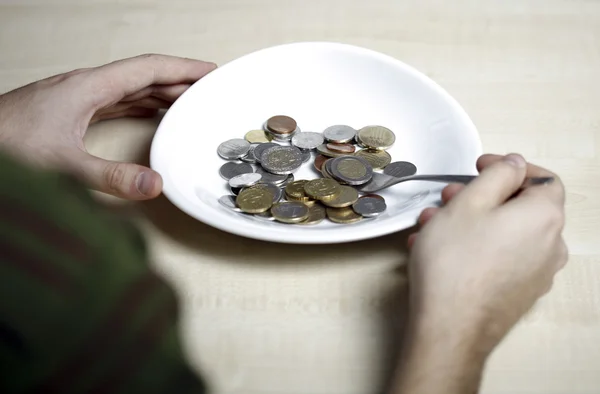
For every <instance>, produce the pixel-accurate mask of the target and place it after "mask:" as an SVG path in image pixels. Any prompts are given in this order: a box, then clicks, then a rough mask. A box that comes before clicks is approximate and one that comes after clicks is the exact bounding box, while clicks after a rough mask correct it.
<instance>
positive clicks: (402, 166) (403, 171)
mask: <svg viewBox="0 0 600 394" xmlns="http://www.w3.org/2000/svg"><path fill="white" fill-rule="evenodd" d="M383 173H384V174H385V175H389V176H394V177H396V178H403V177H405V176H411V175H415V174H416V173H417V166H415V165H414V164H413V163H410V162H408V161H395V162H393V163H390V164H388V165H387V166H385V168H384V169H383Z"/></svg>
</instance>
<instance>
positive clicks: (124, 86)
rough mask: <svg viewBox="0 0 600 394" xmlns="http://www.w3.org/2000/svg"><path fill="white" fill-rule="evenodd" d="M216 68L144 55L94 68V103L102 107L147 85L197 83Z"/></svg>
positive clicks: (212, 64)
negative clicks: (95, 97) (95, 98)
mask: <svg viewBox="0 0 600 394" xmlns="http://www.w3.org/2000/svg"><path fill="white" fill-rule="evenodd" d="M216 67H217V66H216V64H214V63H207V62H203V61H200V60H192V59H185V58H180V57H173V56H165V55H142V56H137V57H133V58H130V59H125V60H119V61H116V62H113V63H110V64H107V65H104V66H101V67H99V68H97V69H95V70H94V72H93V78H92V80H91V82H90V83H91V85H92V86H91V88H92V89H95V90H94V93H95V94H97V102H96V103H95V104H96V105H97V108H102V107H105V106H107V105H111V104H114V103H116V102H118V101H120V100H122V99H123V98H124V97H127V96H129V95H131V94H134V93H136V92H138V91H140V90H142V89H144V88H146V87H148V86H152V85H175V84H190V83H194V82H196V81H197V80H199V79H200V78H202V77H204V76H205V75H206V74H208V73H209V72H211V71H213V70H214V69H215V68H216Z"/></svg>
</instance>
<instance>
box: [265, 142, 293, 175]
mask: <svg viewBox="0 0 600 394" xmlns="http://www.w3.org/2000/svg"><path fill="white" fill-rule="evenodd" d="M261 165H262V167H263V168H264V169H265V170H267V171H269V172H272V173H273V174H291V173H292V172H294V171H296V170H297V169H298V168H300V166H301V165H302V153H300V150H299V149H298V148H296V147H293V146H276V147H273V148H269V149H267V150H266V151H265V152H264V153H263V154H262V157H261Z"/></svg>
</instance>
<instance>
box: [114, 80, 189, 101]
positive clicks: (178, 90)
mask: <svg viewBox="0 0 600 394" xmlns="http://www.w3.org/2000/svg"><path fill="white" fill-rule="evenodd" d="M190 86H191V85H190V84H177V85H153V86H148V87H146V88H144V89H142V90H140V91H138V92H135V93H133V94H130V95H129V96H127V97H124V98H123V100H121V102H124V103H126V102H131V101H137V100H141V99H143V98H146V97H150V96H152V97H156V98H159V99H161V100H165V101H168V102H170V103H173V102H174V101H175V100H177V99H178V98H179V97H180V96H181V95H182V94H183V93H184V92H185V91H186V90H188V89H189V88H190Z"/></svg>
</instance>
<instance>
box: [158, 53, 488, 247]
mask: <svg viewBox="0 0 600 394" xmlns="http://www.w3.org/2000/svg"><path fill="white" fill-rule="evenodd" d="M291 46H320V47H334V48H341V49H345V50H349V51H353V52H355V53H357V54H362V55H366V56H370V57H375V58H379V60H381V61H385V62H389V63H392V64H394V65H396V66H397V67H399V68H402V69H404V70H405V71H407V72H408V73H410V74H412V75H413V76H415V77H416V78H418V79H419V80H420V81H421V82H423V83H425V84H426V85H428V86H429V87H430V88H431V89H433V90H434V91H435V92H436V93H437V94H439V95H440V96H441V97H442V98H443V99H444V101H446V102H447V103H448V104H449V105H450V106H451V107H452V109H453V112H455V114H456V115H457V116H458V117H459V118H460V119H461V120H462V121H463V122H464V124H465V125H466V126H467V127H468V129H469V131H470V132H471V134H472V136H471V137H472V138H473V141H471V142H472V143H473V144H474V145H475V147H476V150H477V151H476V152H473V153H474V154H475V155H476V156H480V155H481V154H482V150H483V149H482V141H481V137H480V135H479V132H478V130H477V127H476V126H475V124H474V123H473V121H472V119H471V118H470V116H469V115H468V114H467V112H466V111H465V109H464V108H463V107H462V106H461V105H460V103H459V102H458V101H457V100H456V99H455V98H454V97H453V96H452V95H450V93H449V92H448V91H446V90H445V89H444V88H443V87H442V86H441V85H440V84H438V83H437V82H435V81H434V80H433V79H431V78H430V77H428V76H427V75H425V74H424V73H423V72H421V71H419V70H417V69H416V68H414V67H412V66H410V65H409V64H407V63H404V62H403V61H401V60H398V59H396V58H394V57H392V56H390V55H387V54H384V53H381V52H377V51H374V50H372V49H368V48H364V47H359V46H355V45H350V44H346V43H340V42H330V41H302V42H292V43H286V44H280V45H275V46H271V47H267V48H263V49H259V50H257V51H253V52H250V53H247V54H245V55H242V56H240V57H237V58H235V59H233V60H231V61H229V62H227V63H225V64H224V65H222V66H220V67H219V68H218V69H216V70H215V71H213V72H211V73H209V74H208V75H206V76H205V77H203V78H202V79H200V80H198V81H196V82H195V83H194V84H193V85H196V84H198V83H201V82H202V81H203V80H206V79H210V78H211V77H212V74H213V73H217V72H218V71H219V70H221V69H225V68H226V67H228V65H229V64H230V63H232V62H236V61H239V60H241V59H244V58H246V57H249V56H254V55H257V54H259V53H262V52H266V51H272V50H277V49H282V48H285V47H291ZM193 85H192V86H193ZM191 90H192V89H188V90H187V91H186V92H184V93H183V94H182V95H181V96H180V97H179V98H178V99H177V100H176V101H175V102H174V103H173V106H174V105H176V103H177V102H178V101H180V100H182V99H184V98H185V97H186V96H187V95H188V94H189V93H190V91H191ZM169 112H170V111H167V112H166V113H165V114H164V116H163V118H162V119H161V121H160V123H159V125H158V127H157V128H156V132H155V134H154V136H153V138H152V143H151V147H150V167H151V168H152V169H153V170H155V171H157V172H158V173H161V171H160V170H159V169H164V168H163V167H164V166H163V165H161V164H159V161H160V159H159V158H158V155H159V154H158V153H157V152H158V150H159V148H158V145H159V143H158V142H157V141H158V140H159V139H160V138H159V136H160V135H162V134H163V132H164V127H165V124H166V123H167V122H168V121H169V117H170V116H169V115H170V114H169ZM473 165H474V163H473ZM162 175H163V174H161V176H162ZM469 175H474V174H469ZM442 185H443V184H442ZM162 194H163V195H164V196H165V197H166V198H167V199H168V200H169V201H170V202H171V203H172V204H173V205H174V206H175V207H176V208H177V209H179V210H181V211H182V212H184V213H185V214H187V215H189V216H191V217H193V218H194V219H196V220H198V221H200V222H202V223H204V224H206V225H209V226H211V227H213V228H216V229H219V230H221V231H224V232H227V233H230V234H235V235H238V236H242V237H245V238H249V239H255V240H261V241H267V242H275V243H288V244H338V243H347V242H355V241H362V240H368V239H373V238H378V237H381V236H385V235H388V234H393V233H396V232H400V231H403V230H406V229H408V228H410V227H413V226H414V225H415V224H416V219H417V216H418V215H415V214H413V211H416V210H419V211H421V210H422V209H424V206H425V204H426V203H427V201H431V200H432V195H431V194H435V193H430V195H429V196H428V198H425V199H424V200H423V201H421V202H419V203H418V204H416V205H415V206H413V207H409V208H407V209H406V210H405V211H403V216H404V219H401V220H398V221H397V222H394V223H393V226H381V227H380V228H372V229H370V230H369V231H367V232H351V233H349V232H343V231H336V230H337V229H336V228H335V227H334V228H328V229H326V230H325V229H324V230H316V231H315V229H310V230H309V229H306V230H308V231H306V230H304V231H305V232H304V234H303V235H302V236H298V235H297V234H296V232H289V233H288V232H285V231H281V232H278V234H277V236H276V237H269V236H267V235H266V234H265V233H266V232H263V231H260V229H261V228H260V227H253V230H252V229H247V227H248V226H230V225H228V224H226V223H222V222H221V221H220V220H218V218H217V220H213V218H211V217H210V215H204V216H203V215H200V214H199V213H198V212H197V210H196V209H191V207H193V203H190V202H189V199H188V198H187V197H185V196H184V195H183V194H182V193H180V192H179V191H178V189H177V187H175V185H173V184H172V183H171V181H170V179H169V178H168V177H167V178H165V177H164V176H163V190H162ZM438 200H439V198H438ZM223 209H225V208H223ZM411 218H412V219H411ZM340 226H343V227H347V225H340ZM250 227H252V226H250ZM324 233H325V234H324ZM324 235H325V236H324Z"/></svg>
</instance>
